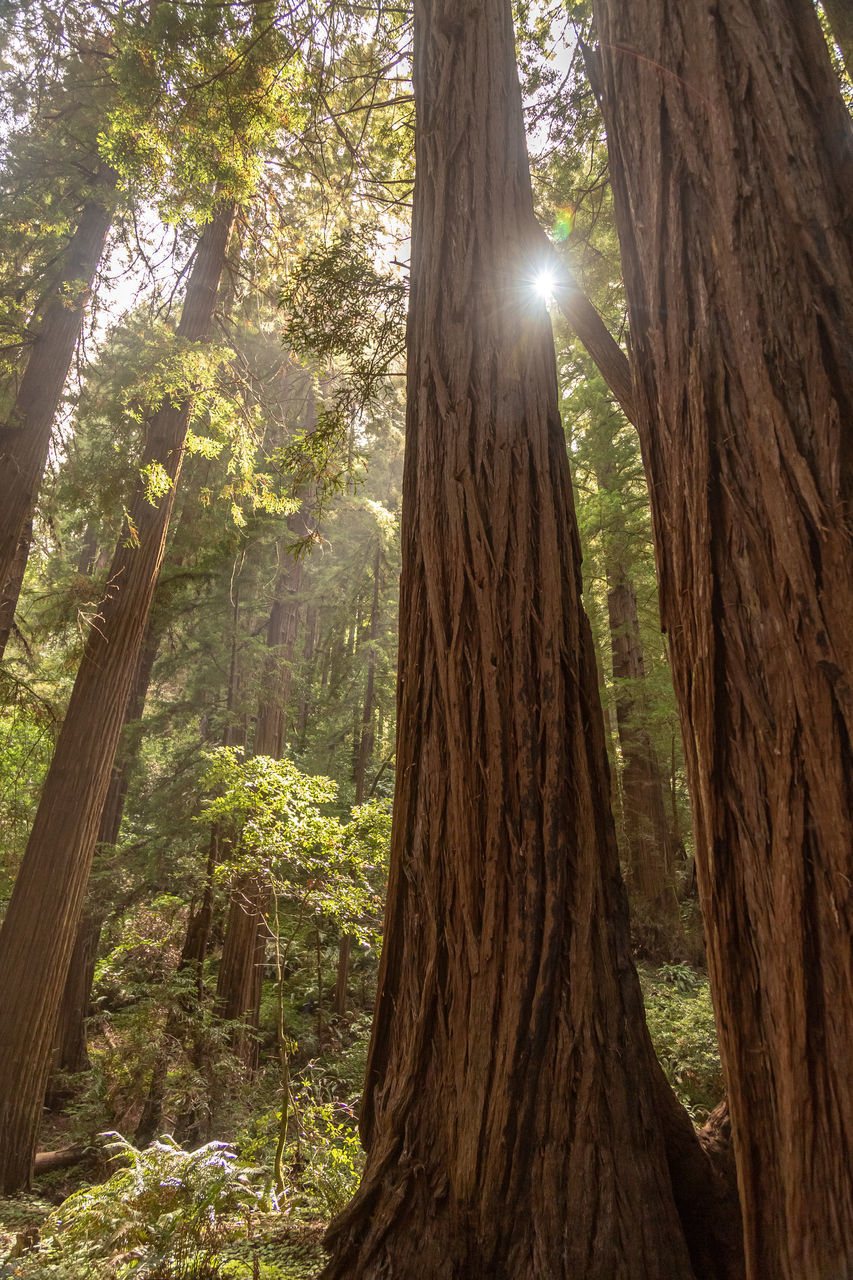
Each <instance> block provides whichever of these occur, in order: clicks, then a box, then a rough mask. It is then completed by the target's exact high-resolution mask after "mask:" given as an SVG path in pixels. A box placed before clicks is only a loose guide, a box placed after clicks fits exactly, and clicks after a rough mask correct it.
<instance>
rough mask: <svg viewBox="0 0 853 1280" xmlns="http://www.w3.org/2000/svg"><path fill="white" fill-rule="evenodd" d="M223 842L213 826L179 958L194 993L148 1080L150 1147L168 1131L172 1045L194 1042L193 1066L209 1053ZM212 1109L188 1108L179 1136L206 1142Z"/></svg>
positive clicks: (139, 1141) (173, 1017) (172, 1014)
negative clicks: (202, 1017)
mask: <svg viewBox="0 0 853 1280" xmlns="http://www.w3.org/2000/svg"><path fill="white" fill-rule="evenodd" d="M219 844H220V831H219V828H218V827H217V826H213V827H212V828H211V831H210V840H209V842H208V849H207V866H206V869H205V876H204V888H203V889H202V896H201V901H200V903H199V904H198V906H197V907H195V906H193V907H191V908H190V913H189V916H188V917H187V931H186V935H185V937H184V945H183V948H182V950H181V956H180V959H179V961H178V973H183V972H184V970H186V969H190V970H191V971H192V974H193V991H192V993H191V995H188V996H185V997H184V998H182V999H181V1000H180V1001H178V1002H177V1007H174V1008H172V1009H171V1010H170V1011H169V1015H168V1017H167V1019H166V1026H165V1029H164V1031H163V1037H162V1040H161V1043H160V1046H159V1049H158V1052H157V1056H156V1057H155V1059H154V1066H153V1068H152V1071H151V1079H150V1080H149V1082H148V1093H147V1094H146V1097H145V1103H144V1106H143V1108H142V1114H141V1116H140V1117H139V1121H138V1123H137V1126H136V1130H135V1132H134V1135H133V1140H134V1142H135V1144H136V1145H137V1146H138V1147H147V1146H148V1144H149V1143H150V1142H153V1140H154V1138H156V1136H157V1134H158V1133H160V1131H161V1130H162V1127H163V1103H164V1100H165V1096H166V1081H167V1079H168V1074H169V1061H170V1059H171V1056H172V1046H173V1045H175V1044H178V1043H181V1042H184V1043H185V1042H186V1041H187V1040H189V1046H188V1055H189V1058H190V1061H191V1063H192V1065H193V1066H194V1067H195V1068H196V1070H200V1069H201V1068H202V1067H203V1065H204V1061H203V1059H204V1052H205V1049H206V1047H207V1046H206V1041H205V1038H204V1035H203V1034H202V1031H201V1028H200V1025H199V1013H200V1011H201V1005H202V1001H203V998H204V961H205V957H206V955H207V944H208V939H209V937H210V926H211V922H212V920H213V881H214V875H215V873H216V865H217V863H218V861H219ZM187 1021H188V1022H190V1023H191V1024H192V1027H193V1030H192V1032H191V1033H190V1034H189V1035H187V1031H186V1027H185V1026H184V1025H183V1024H184V1023H185V1022H187ZM207 1113H208V1108H207V1107H203V1106H200V1105H199V1104H198V1103H197V1102H194V1103H192V1104H191V1105H190V1106H188V1107H187V1108H186V1109H185V1110H184V1112H183V1114H181V1115H179V1116H178V1117H177V1119H176V1121H175V1134H176V1137H178V1138H179V1140H180V1141H187V1142H189V1143H190V1144H192V1143H194V1142H200V1141H201V1138H202V1134H201V1130H202V1128H203V1117H204V1115H205V1114H207Z"/></svg>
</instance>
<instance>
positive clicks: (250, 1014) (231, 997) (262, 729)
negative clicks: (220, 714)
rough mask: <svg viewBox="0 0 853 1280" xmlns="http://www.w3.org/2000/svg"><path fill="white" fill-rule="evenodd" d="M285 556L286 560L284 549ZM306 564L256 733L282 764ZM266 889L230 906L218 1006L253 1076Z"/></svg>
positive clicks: (283, 599)
mask: <svg viewBox="0 0 853 1280" xmlns="http://www.w3.org/2000/svg"><path fill="white" fill-rule="evenodd" d="M300 521H302V522H303V523H304V518H303V517H302V515H300V514H297V515H295V516H291V517H290V518H289V519H288V527H289V529H290V531H291V533H293V534H296V533H297V532H298V530H299V525H300ZM280 554H282V555H283V556H286V555H287V553H286V548H285V547H284V546H282V548H281V549H280ZM302 574H303V568H302V561H301V560H300V559H292V558H289V557H288V558H287V561H286V563H285V564H284V565H283V566H282V568H281V571H280V572H279V574H278V576H277V578H276V584H275V589H274V593H273V603H272V608H271V609H270V617H269V623H268V626H267V648H268V650H269V652H268V654H267V657H266V661H265V664H264V672H263V677H262V687H261V698H260V702H259V704H258V717H257V724H256V728H255V741H254V751H255V755H260V756H271V757H272V759H274V760H280V759H281V756H282V753H283V751H284V744H285V736H286V724H287V712H288V705H289V702H290V687H291V681H292V673H293V655H294V650H295V647H296V633H297V627H298V623H299V608H300V601H299V590H300V587H301V585H302ZM268 906H269V894H268V892H267V889H266V886H265V885H263V884H262V883H261V882H260V881H259V880H256V879H254V878H252V877H248V878H244V879H242V880H241V881H240V882H239V883H238V884H237V885H236V887H235V889H234V892H233V893H232V895H231V900H230V903H229V906H228V919H227V922H226V926H225V943H224V946H223V949H222V961H221V963H220V966H219V978H218V982H217V988H216V1002H217V1008H218V1011H219V1014H220V1016H221V1017H222V1018H224V1019H226V1020H228V1021H234V1022H239V1023H241V1024H242V1026H241V1027H240V1028H239V1029H238V1030H235V1032H234V1033H233V1035H232V1037H231V1048H232V1050H233V1052H234V1053H235V1054H236V1055H237V1057H238V1058H239V1059H240V1061H241V1062H242V1063H243V1065H244V1066H245V1067H246V1069H247V1070H249V1071H254V1069H255V1068H256V1066H257V1064H258V1038H257V1031H258V1024H259V1021H260V1011H261V988H262V977H263V963H264V955H265V952H266V941H267V937H268V936H269V926H268V925H267V920H266V912H267V910H268Z"/></svg>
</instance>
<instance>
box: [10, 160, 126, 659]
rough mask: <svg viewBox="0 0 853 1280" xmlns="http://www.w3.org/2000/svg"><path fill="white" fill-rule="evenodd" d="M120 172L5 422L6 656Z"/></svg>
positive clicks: (94, 205) (68, 271) (70, 262)
mask: <svg viewBox="0 0 853 1280" xmlns="http://www.w3.org/2000/svg"><path fill="white" fill-rule="evenodd" d="M116 180H117V175H116V173H115V171H114V170H113V169H110V168H109V167H106V168H104V169H103V170H102V171H101V173H100V174H99V175H98V177H97V179H96V183H95V185H96V186H97V187H100V188H101V191H102V193H103V194H100V195H99V196H98V197H96V198H93V199H92V200H90V201H89V202H88V204H86V205H84V207H83V209H82V211H81V213H80V220H79V222H78V223H77V227H76V230H75V231H74V234H73V235H72V237H71V239H70V241H69V243H68V248H67V250H66V253H65V260H64V263H63V266H62V270H61V272H60V274H59V278H58V280H57V281H56V284H55V285H54V286H53V287H52V288H51V289H50V291H49V293H48V295H47V297H46V298H44V299H43V301H42V305H41V307H40V309H39V312H40V313H39V315H38V316H37V317H36V319H35V321H34V328H35V329H36V337H35V338H34V340H33V343H32V347H31V350H30V355H29V359H28V361H27V367H26V369H25V370H24V374H23V377H22V378H21V384H20V387H19V388H18V394H17V396H16V398H15V406H14V409H13V410H12V413H11V415H10V417H9V420H8V421H7V422H6V423H4V424H3V425H2V426H0V658H2V656H3V652H4V650H5V648H6V642H7V640H8V639H9V633H10V631H11V629H12V620H13V618H14V616H15V607H16V605H17V603H18V593H19V591H20V588H21V581H22V579H23V576H24V569H25V568H26V563H27V557H28V555H29V537H28V535H27V522H28V521H29V519H30V517H31V516H32V511H33V506H34V505H35V501H36V498H37V496H38V488H39V484H40V482H41V477H42V473H43V472H44V468H45V463H46V462H47V453H48V448H49V446H50V433H51V429H52V427H53V420H54V418H55V417H56V410H57V408H58V406H59V398H60V396H61V395H62V388H63V387H64V386H65V380H66V378H67V377H68V370H69V369H70V367H71V360H72V358H73V356H74V349H75V347H76V346H77V341H78V339H79V337H80V330H81V328H82V327H83V315H84V312H85V310H86V305H87V303H88V301H89V297H90V295H91V291H92V284H93V281H94V278H95V272H96V271H97V269H98V263H99V262H100V260H101V254H102V253H103V250H104V243H105V241H106V238H107V232H108V231H109V227H110V222H111V221H112V204H113V192H114V190H115V185H116Z"/></svg>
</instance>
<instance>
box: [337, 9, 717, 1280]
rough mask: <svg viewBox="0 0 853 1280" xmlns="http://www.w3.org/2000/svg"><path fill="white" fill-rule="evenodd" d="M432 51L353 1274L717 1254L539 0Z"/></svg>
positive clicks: (420, 164)
mask: <svg viewBox="0 0 853 1280" xmlns="http://www.w3.org/2000/svg"><path fill="white" fill-rule="evenodd" d="M414 58H415V64H414V75H415V93H416V104H417V112H418V128H417V134H416V159H417V178H416V188H415V205H414V223H413V242H412V276H411V281H412V295H411V307H410V317H409V361H408V417H407V431H406V462H405V474H404V490H403V494H404V497H403V531H402V544H403V572H402V582H401V601H400V671H399V691H398V700H399V701H398V756H397V759H398V769H397V792H396V802H395V809H394V830H393V836H392V854H391V873H390V881H389V886H388V905H387V911H386V928H385V942H384V946H383V951H382V961H381V967H380V974H379V992H378V996H377V1008H376V1017H375V1022H374V1029H373V1037H372V1042H371V1048H370V1055H369V1061H368V1070H367V1083H366V1093H365V1097H364V1102H363V1108H362V1117H361V1126H362V1134H363V1138H364V1141H365V1144H366V1146H367V1152H368V1154H367V1164H366V1168H365V1173H364V1177H363V1180H362V1183H361V1187H360V1189H359V1191H358V1193H357V1195H356V1198H355V1199H354V1201H353V1202H352V1204H351V1205H350V1206H349V1207H348V1208H347V1209H346V1210H345V1211H344V1212H343V1214H342V1215H341V1216H340V1217H339V1218H338V1219H336V1221H335V1222H334V1223H333V1224H332V1226H331V1228H330V1230H329V1233H328V1236H327V1244H328V1246H329V1248H330V1250H331V1252H332V1254H333V1258H332V1261H331V1262H330V1263H329V1264H328V1266H327V1268H326V1270H325V1272H324V1273H323V1274H324V1276H325V1278H326V1280H338V1278H340V1280H343V1277H346V1278H347V1280H366V1278H367V1277H380V1276H400V1277H410V1276H416V1275H417V1276H425V1277H427V1276H428V1277H429V1278H430V1280H450V1278H451V1277H453V1278H458V1277H462V1276H465V1277H472V1278H474V1280H485V1277H489V1278H490V1280H511V1278H512V1280H514V1278H515V1277H519V1278H520V1277H524V1280H529V1277H531V1276H542V1277H546V1276H547V1277H548V1278H549V1280H568V1278H569V1277H571V1278H572V1280H579V1277H581V1276H582V1277H584V1280H629V1278H630V1280H650V1278H651V1277H655V1278H656V1280H680V1278H682V1277H684V1278H686V1277H693V1276H694V1275H708V1276H709V1275H713V1274H715V1270H714V1264H713V1263H712V1262H709V1263H704V1262H702V1261H701V1259H700V1256H699V1251H700V1250H701V1249H702V1248H703V1247H704V1243H703V1240H702V1238H701V1237H702V1235H703V1233H706V1236H707V1235H708V1233H710V1234H713V1231H714V1225H715V1224H714V1219H713V1216H712V1215H709V1218H708V1220H707V1221H704V1222H703V1221H701V1217H702V1214H703V1213H704V1211H705V1210H706V1208H707V1204H706V1202H705V1199H704V1196H703V1192H702V1191H701V1189H699V1188H698V1187H696V1186H694V1187H693V1190H692V1194H691V1196H690V1197H689V1201H686V1202H685V1212H690V1211H691V1208H692V1211H693V1213H695V1214H696V1215H697V1217H698V1218H699V1219H700V1223H699V1228H698V1231H696V1237H697V1238H696V1242H695V1252H694V1258H695V1261H694V1262H693V1263H691V1257H690V1254H689V1251H688V1243H687V1240H686V1234H687V1233H690V1234H691V1235H693V1232H694V1227H692V1226H688V1225H687V1224H686V1223H685V1221H684V1220H683V1219H682V1216H681V1214H680V1211H679V1207H678V1206H677V1203H676V1197H677V1195H679V1194H680V1193H681V1191H682V1189H683V1187H682V1185H681V1184H682V1176H681V1173H682V1170H683V1166H682V1164H681V1163H680V1162H682V1161H683V1162H685V1164H686V1165H687V1166H689V1167H691V1168H692V1169H693V1171H694V1172H696V1173H697V1177H698V1178H699V1179H700V1181H701V1177H702V1164H703V1161H704V1156H702V1154H701V1152H700V1150H699V1147H698V1143H697V1142H696V1139H695V1137H694V1135H693V1133H692V1129H691V1126H690V1124H689V1121H687V1120H686V1117H685V1116H684V1115H683V1113H681V1115H680V1118H679V1112H678V1107H677V1104H676V1103H675V1102H674V1099H672V1096H671V1094H669V1093H668V1092H667V1090H666V1086H665V1084H664V1083H663V1080H662V1076H661V1074H660V1069H659V1067H658V1065H657V1063H656V1061H655V1058H654V1054H653V1053H652V1049H651V1045H650V1043H649V1040H648V1036H647V1033H646V1030H645V1026H644V1022H643V1012H642V1000H641V997H640V991H639V985H638V982H637V977H636V974H635V972H634V969H633V967H632V965H631V961H630V955H629V938H628V920H627V910H626V905H625V895H624V889H623V887H622V884H621V881H620V878H619V866H618V857H617V850H616V839H615V831H614V827H613V822H612V818H611V814H610V797H609V792H610V784H609V777H608V770H607V763H606V754H605V746H604V729H603V723H602V716H601V706H600V703H599V701H598V696H597V687H596V670H595V657H594V653H593V648H592V637H591V634H590V630H589V625H588V623H587V620H586V618H585V616H584V614H583V612H582V609H581V605H580V595H581V582H580V572H579V561H580V551H579V545H578V536H577V528H576V524H575V519H574V513H573V510H572V499H571V484H570V480H569V474H568V464H567V458H566V447H565V439H564V436H563V431H562V426H561V423H560V417H559V412H558V408H557V383H556V369H555V361H554V350H553V342H552V338H551V331H550V325H549V321H548V317H547V315H546V313H545V309H544V307H543V306H542V305H541V304H540V303H537V302H536V301H535V300H534V299H533V298H532V297H531V296H529V295H528V293H527V291H526V290H525V287H524V283H523V282H524V280H525V278H526V277H527V278H529V274H530V270H531V267H532V265H533V264H532V261H531V258H532V257H533V255H535V253H536V249H537V247H538V246H539V244H540V243H541V241H540V238H539V233H538V231H537V228H536V225H535V222H534V214H533V204H532V197H531V190H530V181H529V175H528V167H527V157H526V152H525V141H524V129H523V121H522V110H521V97H520V93H519V89H518V81H517V73H516V67H515V50H514V40H513V29H512V18H511V12H510V3H509V0H480V3H478V4H476V5H460V4H459V3H458V2H457V0H416V3H415V54H414ZM670 1124H671V1125H672V1128H671V1129H670ZM670 1139H672V1140H671V1141H670ZM679 1144H681V1145H680V1147H679ZM670 1160H672V1161H673V1165H678V1168H675V1167H673V1165H671V1164H670ZM685 1181H686V1175H685ZM690 1201H692V1205H691V1203H690ZM716 1273H717V1274H723V1270H722V1268H720V1269H719V1271H718V1272H716Z"/></svg>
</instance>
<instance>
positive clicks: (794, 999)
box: [595, 0, 853, 1280]
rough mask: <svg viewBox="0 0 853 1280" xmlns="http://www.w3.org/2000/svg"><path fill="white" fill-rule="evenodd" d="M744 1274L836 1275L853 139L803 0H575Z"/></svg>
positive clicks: (844, 967)
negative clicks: (590, 84) (620, 312)
mask: <svg viewBox="0 0 853 1280" xmlns="http://www.w3.org/2000/svg"><path fill="white" fill-rule="evenodd" d="M595 8H596V25H597V29H598V32H599V35H600V39H601V54H600V68H599V77H600V87H601V90H602V93H603V101H604V110H605V118H606V123H607V130H608V143H609V148H610V167H611V174H612V178H613V187H614V199H615V207H616V214H617V221H618V228H619V235H620V240H621V244H622V257H623V264H624V269H625V281H626V288H627V295H628V302H629V310H630V317H631V336H632V348H633V349H632V365H633V371H634V387H635V392H636V416H637V423H638V426H639V429H640V433H641V439H642V443H643V449H644V455H645V461H646V467H647V471H648V475H649V481H650V483H649V488H650V491H651V500H652V509H653V517H654V526H655V536H656V541H657V547H658V567H659V576H660V584H661V613H662V618H663V622H664V626H665V629H666V630H667V631H668V633H669V636H670V644H671V652H672V666H673V674H674V680H675V688H676V694H677V697H678V700H679V705H680V711H681V718H682V725H683V730H684V740H685V750H686V758H687V769H688V780H689V782H690V786H691V792H692V798H693V805H694V813H695V831H696V859H697V873H698V880H699V891H700V898H701V902H702V907H703V911H704V914H705V920H706V936H707V947H708V960H709V969H710V974H711V983H712V990H713V994H714V999H715V1003H716V1009H717V1015H718V1021H719V1026H720V1039H721V1049H722V1054H723V1062H724V1067H725V1071H726V1077H727V1082H728V1096H729V1105H730V1108H731V1118H732V1128H733V1134H734V1148H735V1156H736V1161H737V1171H738V1179H739V1183H740V1188H741V1197H742V1203H743V1217H744V1232H745V1240H746V1250H747V1260H748V1270H749V1275H750V1276H751V1277H754V1278H755V1280H766V1278H767V1277H773V1278H774V1280H804V1278H805V1277H818V1276H820V1277H824V1276H826V1277H829V1276H837V1277H850V1276H853V1182H851V1177H850V1163H851V1156H850V1153H851V1150H853V1073H851V1070H850V1061H851V1046H852V1045H853V948H851V944H850V940H851V934H853V787H851V779H853V750H851V741H853V697H851V689H853V625H851V619H853V539H851V514H852V513H851V498H853V447H851V440H853V436H851V430H850V423H851V420H852V419H853V362H851V355H850V351H851V335H852V334H853V205H852V204H851V198H850V193H851V190H852V189H853V155H851V125H850V118H849V116H848V114H847V112H846V110H845V108H844V105H843V103H842V101H841V98H840V95H839V91H838V84H837V81H836V77H835V75H834V73H833V71H832V67H831V65H830V61H829V57H828V53H827V49H826V45H825V42H824V39H823V36H822V33H821V30H820V27H819V24H818V22H817V19H816V16H815V13H814V9H813V7H812V5H811V3H810V2H809V0H784V2H783V3H773V4H769V3H765V2H764V0H723V2H722V3H720V4H716V5H715V6H713V7H712V8H709V7H708V5H707V4H705V3H704V0H677V3H676V2H675V0H634V2H633V3H632V4H624V3H622V2H621V0H596V5H595Z"/></svg>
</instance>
